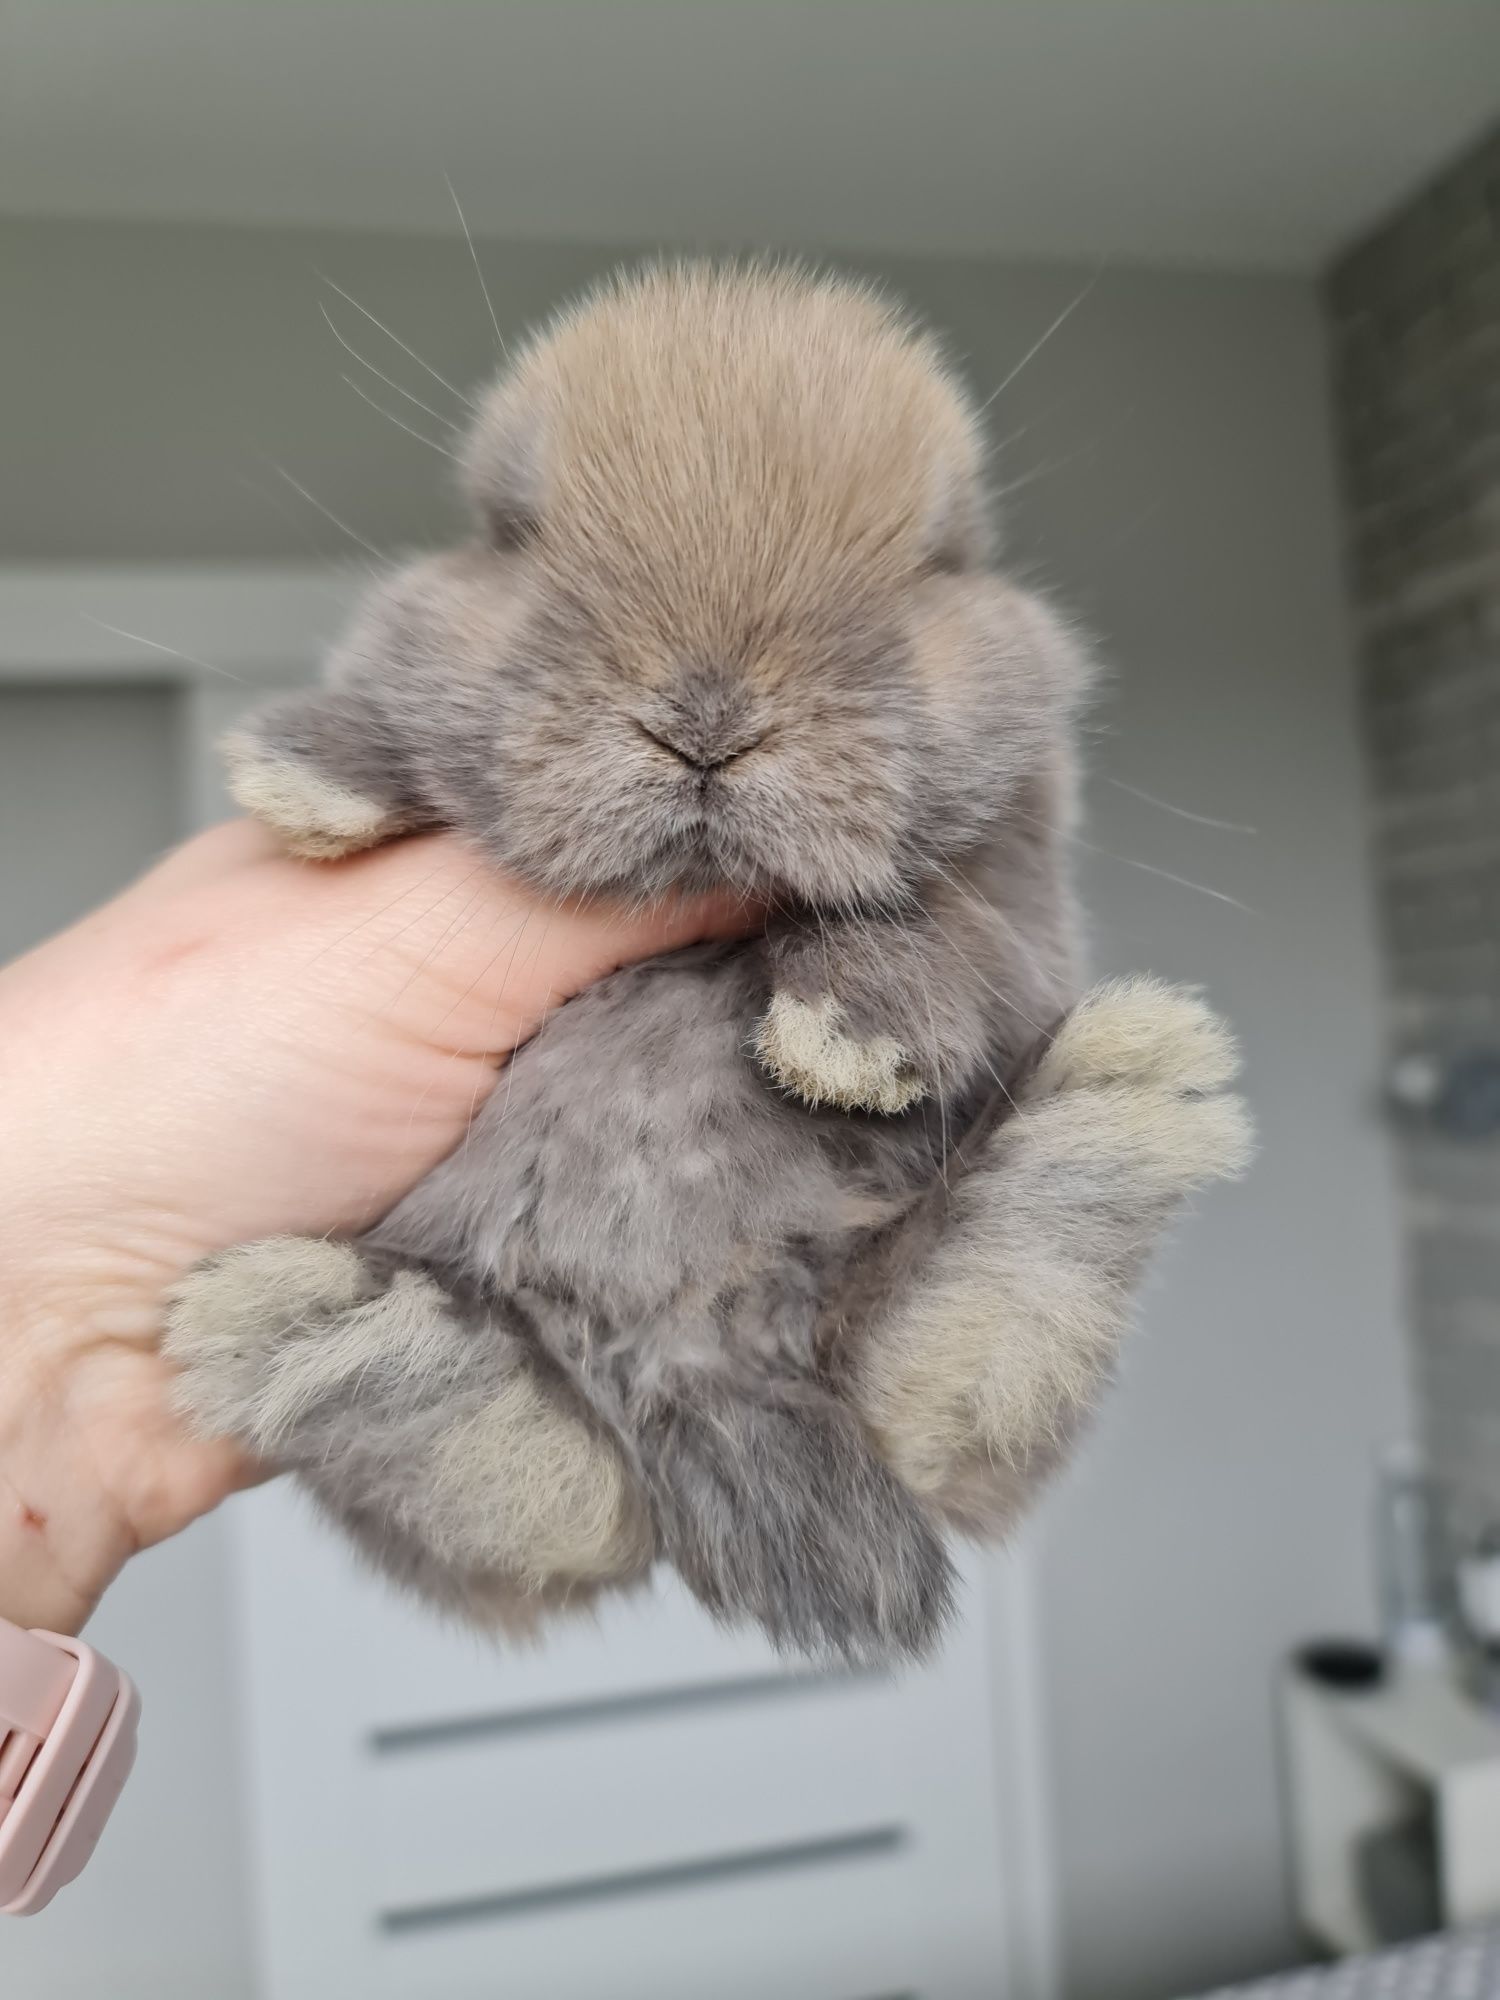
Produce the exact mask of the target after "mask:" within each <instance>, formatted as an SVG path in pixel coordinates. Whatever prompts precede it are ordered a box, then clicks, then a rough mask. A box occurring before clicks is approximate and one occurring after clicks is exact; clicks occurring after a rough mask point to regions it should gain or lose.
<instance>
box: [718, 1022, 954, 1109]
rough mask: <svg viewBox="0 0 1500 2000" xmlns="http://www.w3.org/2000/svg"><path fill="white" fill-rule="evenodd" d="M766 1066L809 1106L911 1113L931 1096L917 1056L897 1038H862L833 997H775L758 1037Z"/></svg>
mask: <svg viewBox="0 0 1500 2000" xmlns="http://www.w3.org/2000/svg"><path fill="white" fill-rule="evenodd" d="M755 1053H756V1055H757V1056H758V1057H759V1058H760V1061H761V1064H762V1066H763V1067H764V1068H765V1069H766V1070H767V1071H768V1072H769V1073H770V1074H771V1075H772V1076H773V1077H774V1078H775V1079H776V1081H777V1082H778V1083H779V1084H781V1085H782V1087H783V1088H784V1089H786V1090H789V1091H791V1092H792V1093H793V1094H794V1095H795V1096H797V1097H800V1098H801V1099H802V1100H803V1102H804V1103H805V1104H810V1105H813V1106H818V1105H824V1104H828V1105H833V1106H835V1107H836V1108H837V1109H839V1110H840V1111H883V1112H887V1113H890V1114H892V1115H894V1114H895V1113H897V1112H900V1111H905V1110H906V1109H907V1108H908V1106H910V1105H912V1104H915V1103H916V1102H917V1100H918V1098H920V1097H924V1096H925V1095H926V1093H927V1085H926V1083H925V1081H924V1080H923V1077H922V1074H921V1071H920V1070H919V1069H918V1067H917V1064H916V1061H915V1058H914V1057H913V1056H912V1055H911V1053H910V1052H909V1051H908V1050H907V1049H905V1048H903V1047H902V1045H901V1043H900V1042H898V1041H897V1040H896V1039H895V1037H894V1036H892V1035H871V1036H868V1037H865V1038H863V1039H861V1038H860V1037H858V1036H855V1035H853V1034H851V1033H850V1032H849V1026H848V1021H847V1018H846V1016H845V1014H844V1011H843V1009H842V1008H841V1007H840V1006H839V1003H838V1002H837V1000H835V999H834V998H833V997H832V995H831V994H825V995H823V996H822V997H821V998H819V999H816V1000H799V999H798V998H797V997H796V996H795V995H794V994H791V993H784V992H783V993H776V994H773V995H772V998H771V1004H770V1006H769V1007H768V1008H767V1009H766V1012H765V1014H764V1015H763V1016H762V1017H761V1021H760V1024H759V1026H758V1027H757V1029H756V1033H755Z"/></svg>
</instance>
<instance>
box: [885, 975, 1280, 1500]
mask: <svg viewBox="0 0 1500 2000" xmlns="http://www.w3.org/2000/svg"><path fill="white" fill-rule="evenodd" d="M1235 1069H1236V1056H1235V1050H1234V1042H1233V1038H1232V1037H1231V1036H1230V1035H1229V1033H1228V1031H1227V1029H1226V1028H1225V1027H1224V1025H1223V1023H1222V1022H1220V1021H1219V1020H1218V1018H1217V1017H1216V1016H1215V1015H1214V1014H1212V1013H1211V1012H1210V1011H1209V1009H1208V1008H1207V1007H1206V1006H1204V1004H1203V1003H1202V1001H1201V1000H1199V999H1198V998H1197V997H1196V996H1195V995H1193V994H1190V993H1184V992H1180V991H1177V990H1175V989H1173V988H1170V987H1167V986H1163V985H1161V984H1160V983H1158V982H1156V981H1152V980H1131V981H1123V982H1119V983H1116V984H1113V985H1110V986H1105V987H1101V988H1098V989H1097V990H1096V991H1095V992H1093V993H1092V994H1090V995H1089V996H1088V997H1087V998H1086V999H1085V1000H1084V1001H1083V1002H1082V1003H1081V1004H1080V1006H1079V1007H1078V1008H1077V1009H1076V1010H1075V1012H1074V1013H1073V1014H1072V1015H1071V1016H1070V1018H1069V1020H1068V1021H1067V1022H1066V1023H1065V1025H1064V1027H1063V1029H1062V1031H1061V1032H1060V1034H1059V1035H1058V1037H1057V1040H1056V1042H1055V1043H1054V1045H1053V1048H1052V1050H1051V1052H1050V1053H1049V1055H1048V1057H1047V1058H1046V1060H1045V1061H1044V1062H1043V1064H1042V1065H1041V1067H1040V1069H1039V1071H1038V1073H1037V1076H1036V1078H1035V1079H1034V1080H1033V1083H1032V1084H1031V1086H1030V1087H1029V1089H1028V1091H1027V1093H1026V1096H1025V1098H1024V1099H1023V1102H1022V1105H1021V1108H1020V1110H1019V1111H1018V1112H1017V1113H1016V1114H1015V1115H1014V1116H1013V1117H1012V1118H1011V1119H1010V1120H1009V1122H1008V1123H1006V1124H1004V1125H1002V1126H1001V1128H1000V1130H999V1131H998V1132H997V1133H996V1135H995V1137H994V1138H993V1140H992V1141H991V1145H990V1151H989V1153H988V1154H987V1155H986V1157H985V1158H984V1160H983V1161H982V1162H981V1163H980V1164H979V1165H978V1166H977V1167H976V1168H975V1170H974V1171H972V1172H971V1173H970V1174H969V1175H968V1176H967V1177H966V1178H965V1179H964V1180H963V1181H962V1182H961V1183H960V1184H959V1186H958V1188H957V1189H956V1190H955V1194H954V1200H953V1209H952V1213H951V1215H950V1219H949V1225H948V1228H947V1231H946V1233H945V1236H944V1239H943V1250H942V1256H941V1260H940V1262H939V1264H938V1266H937V1268H936V1269H935V1270H932V1271H924V1272H923V1273H922V1274H921V1277H920V1278H919V1281H918V1283H917V1284H916V1285H915V1286H914V1288H913V1290H912V1292H911V1294H910V1296H908V1298H907V1299H906V1300H905V1301H904V1302H903V1304H902V1305H901V1306H900V1307H899V1308H898V1310H897V1311H896V1313H895V1314H894V1315H893V1316H892V1317H891V1319H890V1320H889V1321H888V1322H887V1324H886V1325H885V1326H884V1327H883V1328H881V1329H880V1330H879V1331H878V1333H877V1334H876V1336H875V1338H873V1339H871V1340H869V1341H868V1342H866V1343H864V1345H863V1346H862V1348H861V1350H860V1357H859V1366H858V1374H857V1381H856V1397H857V1400H858V1402H859V1405H860V1408H861V1412H862V1414H863V1415H864V1417H865V1419H866V1421H867V1422H868V1423H869V1424H870V1426H871V1428H872V1430H873V1431H874V1432H875V1434H876V1436H877V1438H878V1439H879V1440H880V1443H881V1448H882V1450H883V1452H884V1454H885V1456H886V1458H887V1460H888V1462H889V1463H890V1464H891V1466H892V1468H893V1469H894V1470H895V1471H896V1472H897V1474H898V1475H899V1476H900V1477H901V1478H902V1479H903V1480H905V1481H906V1482H907V1484H908V1485H909V1486H911V1488H912V1489H913V1491H915V1492H916V1493H918V1494H919V1495H921V1496H922V1497H923V1498H924V1499H926V1500H928V1501H929V1502H930V1503H931V1504H933V1505H935V1506H937V1507H938V1508H940V1509H941V1510H942V1511H943V1512H944V1513H945V1514H946V1515H947V1516H948V1517H949V1518H950V1519H951V1520H953V1521H954V1522H955V1523H956V1524H958V1525H960V1526H962V1527H965V1528H968V1529H972V1530H975V1531H978V1532H983V1533H995V1532H997V1531H999V1530H1001V1529H1003V1528H1004V1527H1005V1526H1006V1525H1007V1513H1008V1510H1011V1509H1015V1510H1017V1511H1018V1510H1019V1507H1020V1505H1021V1503H1022V1500H1023V1498H1024V1497H1025V1496H1026V1495H1027V1494H1028V1493H1029V1491H1030V1489H1031V1488H1032V1487H1033V1486H1034V1485H1035V1481H1036V1478H1037V1477H1038V1475H1039V1474H1040V1473H1041V1472H1043V1471H1045V1470H1046V1469H1047V1467H1048V1466H1049V1465H1050V1463H1051V1462H1052V1461H1053V1460H1054V1459H1055V1458H1056V1457H1057V1456H1058V1455H1059V1454H1060V1453H1061V1450H1062V1448H1063V1447H1064V1445H1065V1444H1066V1442H1067V1439H1068V1436H1069V1434H1070V1433H1071V1431H1072V1430H1073V1429H1074V1428H1075V1427H1076V1425H1077V1424H1078V1422H1079V1421H1080V1419H1081V1418H1082V1417H1083V1416H1084V1415H1085V1414H1086V1412H1087V1411H1088V1409H1089V1408H1090V1406H1091V1404H1092V1402H1093V1400H1094V1397H1095V1395H1096V1393H1097V1390H1098V1387H1099V1385H1100V1382H1101V1380H1102V1378H1103V1377H1104V1376H1105V1375H1106V1374H1107V1372H1108V1369H1109V1367H1110V1365H1111V1362H1112V1359H1113V1356H1114V1353H1115V1350H1116V1347H1117V1345H1118V1342H1119V1338H1120V1335H1121V1333H1122V1332H1123V1330H1124V1327H1125V1325H1126V1323H1127V1321H1128V1317H1129V1312H1130V1301H1131V1294H1132V1291H1133V1289H1134V1286H1135V1282H1136V1279H1137V1276H1138V1273H1139V1268H1140V1265H1141V1263H1142V1261H1143V1260H1144V1258H1145V1256H1146V1255H1147V1254H1148V1253H1149V1251H1150V1249H1151V1247H1152V1246H1153V1243H1154V1241H1155V1239H1156V1238H1158V1237H1159V1236H1160V1234H1161V1233H1162V1231H1163V1229H1164V1227H1165V1225H1166V1223H1167V1222H1168V1221H1169V1219H1170V1218H1171V1216H1172V1215H1173V1213H1174V1212H1175V1211H1176V1209H1177V1208H1178V1207H1179V1206H1180V1204H1181V1202H1182V1201H1183V1199H1184V1198H1185V1197H1186V1196H1187V1195H1188V1194H1189V1193H1190V1192H1191V1191H1192V1190H1193V1189H1194V1188H1196V1187H1199V1186H1201V1185H1203V1184H1204V1183H1206V1182H1208V1181H1211V1180H1215V1179H1220V1178H1225V1177H1231V1176H1233V1175H1236V1174H1239V1173H1241V1172H1243V1170H1244V1168H1245V1166H1246V1165H1247V1164H1248V1161H1249V1157H1250V1151H1251V1135H1250V1126H1249V1120H1248V1118H1247V1116H1246V1114H1245V1110H1244V1107H1243V1105H1242V1104H1241V1102H1240V1100H1239V1099H1238V1098H1236V1097H1233V1096H1230V1095H1227V1094H1225V1092H1224V1089H1223V1086H1225V1085H1226V1084H1228V1083H1229V1082H1231V1081H1232V1080H1233V1076H1234V1073H1235Z"/></svg>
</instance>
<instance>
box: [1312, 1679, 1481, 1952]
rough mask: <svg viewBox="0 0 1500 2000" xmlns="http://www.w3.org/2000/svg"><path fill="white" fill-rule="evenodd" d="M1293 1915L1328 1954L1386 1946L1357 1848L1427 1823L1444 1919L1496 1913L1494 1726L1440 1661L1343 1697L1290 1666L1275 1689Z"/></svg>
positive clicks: (1450, 1920) (1473, 1919) (1465, 1920)
mask: <svg viewBox="0 0 1500 2000" xmlns="http://www.w3.org/2000/svg"><path fill="white" fill-rule="evenodd" d="M1281 1720H1282V1730H1283V1738H1284V1744H1285V1754H1286V1776H1287V1802H1288V1811H1289V1817H1290V1821H1291V1834H1292V1848H1293V1858H1294V1866H1295V1871H1296V1895H1297V1908H1298V1914H1299V1916H1300V1918H1301V1921H1302V1923H1303V1925H1304V1927H1305V1928H1306V1929H1307V1930H1308V1931H1309V1932H1310V1933H1311V1935H1312V1936H1313V1937H1314V1938H1316V1939H1317V1940H1318V1942H1319V1943H1321V1944H1323V1945H1325V1946H1326V1947H1327V1948H1328V1949H1329V1950H1331V1951H1335V1952H1339V1953H1346V1952H1356V1951H1369V1950H1372V1949H1374V1948H1376V1947H1377V1946H1378V1945H1380V1944H1381V1943H1382V1942H1385V1940H1383V1939H1381V1938H1380V1937H1379V1936H1378V1935H1377V1933H1376V1931H1375V1928H1374V1925H1373V1924H1372V1922H1371V1918H1370V1914H1369V1912H1368V1910H1367V1909H1366V1907H1365V1902H1364V1895H1363V1889H1362V1884H1361V1881H1360V1874H1359V1853H1360V1847H1361V1844H1362V1842H1363V1841H1365V1840H1366V1839H1367V1838H1368V1837H1369V1836H1370V1835H1372V1834H1376V1833H1379V1832H1381V1831H1383V1830H1385V1829H1387V1828H1393V1827H1396V1826H1399V1825H1401V1824H1403V1823H1405V1822H1409V1821H1412V1820H1415V1819H1419V1818H1422V1819H1425V1820H1426V1821H1427V1822H1428V1823H1429V1824H1430V1826H1431V1827H1432V1830H1433V1834H1434V1839H1435V1848H1436V1863H1437V1890H1438V1899H1439V1906H1440V1912H1441V1918H1442V1921H1443V1923H1444V1924H1464V1923H1474V1922H1477V1921H1479V1920H1480V1919H1482V1918H1486V1917H1494V1916H1500V1723H1497V1722H1496V1720H1495V1719H1494V1718H1493V1717H1491V1716H1489V1715H1487V1714H1486V1713H1485V1711H1484V1710H1483V1709H1481V1708H1479V1707H1478V1706H1477V1705H1476V1704H1475V1703H1474V1702H1473V1701H1471V1700H1470V1699H1469V1698H1468V1697H1467V1696H1466V1695H1465V1694H1464V1693H1463V1692H1462V1690H1461V1689H1460V1688H1459V1687H1458V1686H1457V1684H1456V1683H1455V1681H1454V1679H1453V1677H1452V1673H1451V1670H1450V1669H1449V1668H1447V1667H1445V1666H1434V1667H1423V1668H1404V1669H1398V1670H1397V1671H1396V1672H1395V1674H1394V1675H1393V1677H1392V1678H1391V1679H1390V1680H1389V1681H1388V1682H1386V1683H1385V1684H1383V1685H1382V1686H1380V1687H1377V1688H1372V1689H1370V1690H1368V1691H1363V1692H1360V1691H1341V1690H1337V1689H1332V1688H1326V1687H1322V1686H1320V1685H1318V1684H1317V1683H1315V1682H1313V1681H1310V1680H1308V1679H1307V1678H1306V1677H1305V1676H1304V1675H1301V1674H1299V1673H1297V1672H1296V1671H1295V1670H1289V1671H1288V1672H1287V1674H1286V1675H1285V1677H1284V1679H1283V1682H1282V1688H1281Z"/></svg>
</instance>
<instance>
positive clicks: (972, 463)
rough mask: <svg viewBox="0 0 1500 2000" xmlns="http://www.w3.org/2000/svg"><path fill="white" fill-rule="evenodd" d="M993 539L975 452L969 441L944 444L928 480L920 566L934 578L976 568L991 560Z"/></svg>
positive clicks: (935, 458) (938, 452)
mask: <svg viewBox="0 0 1500 2000" xmlns="http://www.w3.org/2000/svg"><path fill="white" fill-rule="evenodd" d="M992 540H993V537H992V532H991V524H990V518H989V510H988V508H987V506H986V504H985V497H984V488H983V485H982V482H981V480H980V476H979V463H978V453H977V451H976V450H975V449H974V448H973V445H972V443H971V441H970V440H969V439H968V438H965V439H964V440H963V442H962V445H957V444H955V443H953V442H945V443H944V444H943V445H942V446H941V447H940V448H939V450H938V451H937V453H936V454H935V456H934V458H933V462H932V470H931V473H930V475H929V484H928V492H927V512H926V516H925V518H924V520H923V524H922V547H923V558H922V562H923V567H924V569H926V570H927V571H928V572H929V573H931V574H935V575H951V574H955V573H957V572H958V571H961V570H968V569H980V568H982V567H983V566H984V564H985V563H986V562H988V560H989V558H990V554H991V546H992Z"/></svg>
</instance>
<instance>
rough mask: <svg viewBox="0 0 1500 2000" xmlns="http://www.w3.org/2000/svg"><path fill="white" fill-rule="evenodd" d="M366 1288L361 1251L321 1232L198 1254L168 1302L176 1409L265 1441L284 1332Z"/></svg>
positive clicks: (208, 1426) (222, 1431)
mask: <svg viewBox="0 0 1500 2000" xmlns="http://www.w3.org/2000/svg"><path fill="white" fill-rule="evenodd" d="M367 1293H368V1285H367V1279H366V1273H365V1267H364V1265H363V1263H362V1262H361V1260H360V1257H359V1254H358V1253H357V1252H356V1251H355V1250H354V1249H353V1248H352V1247H351V1246H350V1245H349V1244H347V1243H330V1242H328V1241H326V1240H325V1239H324V1238H322V1237H310V1236H309V1237H304V1236H271V1237H267V1238H266V1239H265V1240H264V1241H262V1242H260V1243H246V1244H242V1245H241V1246H240V1247H239V1248H237V1249H234V1250H225V1251H223V1252H221V1253H220V1255H218V1256H217V1257H210V1258H208V1259H206V1260H205V1261H204V1262H203V1263H201V1264H199V1265H198V1266H197V1267H196V1268H195V1269H194V1270H192V1271H190V1272H189V1273H188V1275H187V1276H186V1278H184V1279H183V1280H182V1282H181V1284H179V1285H178V1286H177V1288H176V1290H175V1291H174V1293H173V1295H172V1298H171V1301H170V1303H169V1305H168V1309H167V1328H166V1334H165V1337H164V1339H163V1342H162V1350H163V1352H164V1353H165V1355H166V1357H167V1359H168V1360H169V1361H170V1362H171V1363H172V1365H173V1367H174V1368H175V1369H176V1370H177V1385H176V1403H177V1407H178V1409H179V1410H180V1411H181V1413H182V1414H183V1416H184V1417H186V1418H187V1420H188V1422H189V1423H190V1424H191V1425H192V1427H193V1429H194V1430H195V1431H196V1432H198V1433H199V1434H200V1435H201V1436H204V1437H234V1438H238V1439H239V1440H240V1441H241V1442H242V1443H244V1444H248V1445H251V1446H253V1447H255V1448H256V1449H259V1450H266V1449H268V1448H269V1447H270V1446H271V1445H273V1444H274V1442H275V1436H274V1432H275V1430H276V1429H277V1423H276V1416H275V1401H276V1397H275V1388H274V1385H275V1383H276V1379H277V1376H278V1372H279V1369H278V1364H279V1362H280V1360H281V1358H282V1355H283V1350H284V1348H285V1346H286V1344H287V1342H288V1340H290V1339H294V1338H297V1337H302V1336H306V1335H309V1334H313V1333H316V1332H318V1331H319V1330H320V1329H322V1328H326V1327H329V1326H331V1325H332V1324H333V1323H334V1322H336V1321H337V1320H338V1319H340V1318H341V1317H342V1316H343V1315H345V1314H346V1313H348V1312H349V1311H350V1309H351V1308H352V1307H355V1306H357V1305H359V1303H360V1302H361V1300H362V1299H364V1298H365V1297H366V1296H367Z"/></svg>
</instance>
